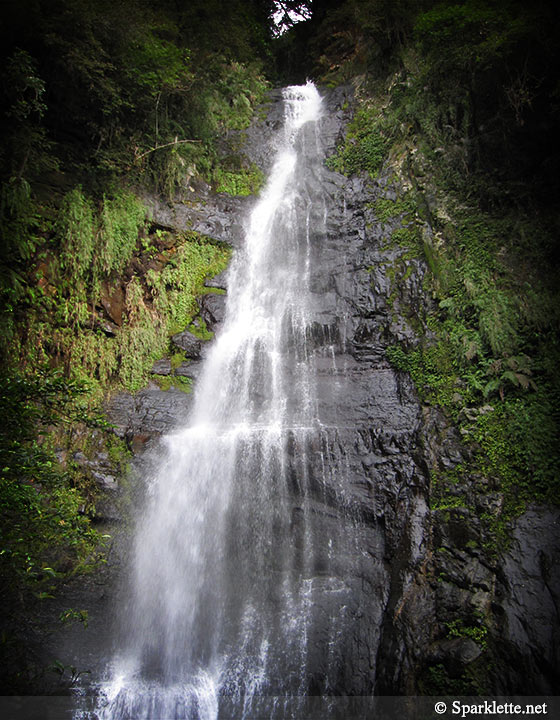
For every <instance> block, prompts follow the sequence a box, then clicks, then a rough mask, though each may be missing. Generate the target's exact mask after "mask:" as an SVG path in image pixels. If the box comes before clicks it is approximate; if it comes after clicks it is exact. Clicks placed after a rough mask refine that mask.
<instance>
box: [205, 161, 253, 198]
mask: <svg viewBox="0 0 560 720" xmlns="http://www.w3.org/2000/svg"><path fill="white" fill-rule="evenodd" d="M212 182H213V185H214V189H215V191H216V192H219V193H227V194H228V195H256V194H257V193H258V192H259V191H260V190H261V188H262V186H263V184H264V175H263V173H262V170H260V168H258V167H257V166H256V165H255V164H254V163H250V164H248V165H247V166H243V165H242V164H240V163H239V162H238V163H235V162H232V161H230V162H227V161H223V162H222V163H221V164H220V165H218V166H217V167H216V168H215V169H214V171H213V173H212Z"/></svg>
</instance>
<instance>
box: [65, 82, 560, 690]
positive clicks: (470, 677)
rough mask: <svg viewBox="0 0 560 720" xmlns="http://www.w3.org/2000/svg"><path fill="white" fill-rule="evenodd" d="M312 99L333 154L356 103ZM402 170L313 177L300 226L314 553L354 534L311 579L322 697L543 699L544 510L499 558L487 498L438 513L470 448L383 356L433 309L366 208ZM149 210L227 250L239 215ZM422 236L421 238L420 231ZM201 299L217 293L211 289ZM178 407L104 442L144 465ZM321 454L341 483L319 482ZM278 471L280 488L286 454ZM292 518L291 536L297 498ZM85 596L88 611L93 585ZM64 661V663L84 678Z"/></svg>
mask: <svg viewBox="0 0 560 720" xmlns="http://www.w3.org/2000/svg"><path fill="white" fill-rule="evenodd" d="M278 100H279V98H278V96H277V95H275V94H274V93H273V94H272V96H271V102H270V103H269V104H268V105H267V106H266V117H265V118H264V119H261V120H258V121H255V122H254V123H253V124H252V125H251V127H250V128H249V129H248V130H247V132H246V135H245V138H244V146H243V152H244V153H246V154H247V156H248V157H250V158H251V160H253V161H254V162H256V163H257V164H259V165H260V166H261V167H262V168H263V170H266V169H267V162H268V158H269V153H268V151H267V147H268V143H269V142H270V137H271V133H272V132H273V130H274V128H276V127H277V126H278V124H279V123H280V120H281V108H280V103H279V102H278ZM325 102H326V105H327V108H328V109H327V112H326V114H325V117H324V118H323V119H322V121H321V131H322V134H323V137H324V138H325V142H326V145H327V149H328V150H329V151H330V152H334V150H335V147H336V145H337V144H338V143H340V142H341V140H342V139H343V136H344V132H345V126H346V123H347V121H348V119H349V117H350V115H351V112H352V104H353V92H352V90H351V89H350V88H339V89H337V90H334V91H326V92H325ZM401 170H402V168H399V167H396V166H394V165H393V166H392V165H391V163H386V164H385V165H384V166H383V168H382V170H381V172H380V174H379V175H378V177H377V178H376V179H375V180H373V179H371V178H370V177H367V176H366V175H365V174H362V175H359V176H353V177H350V178H348V177H345V176H343V175H340V174H338V173H336V172H328V171H325V173H326V175H325V177H326V181H325V182H326V186H325V188H324V191H325V194H326V197H327V207H326V208H325V212H324V215H323V216H322V217H316V218H315V221H316V222H317V224H318V225H319V224H320V225H321V232H316V233H315V232H314V231H313V228H312V229H311V235H310V237H311V289H312V293H313V300H314V306H315V310H314V313H313V325H312V333H311V334H312V338H311V339H312V344H313V346H314V348H315V352H314V360H313V362H314V363H315V367H316V371H317V377H318V388H319V401H320V420H321V423H323V425H324V426H325V433H326V435H325V436H326V437H327V438H328V441H327V442H324V441H323V444H322V445H321V446H315V447H312V448H311V449H310V452H309V454H308V458H309V467H308V468H307V473H308V475H309V477H310V478H311V487H313V486H314V484H315V488H316V496H315V499H314V502H315V503H316V507H315V511H314V512H315V515H316V517H317V518H319V520H318V522H319V524H320V527H321V533H322V534H323V536H324V541H325V545H327V544H328V543H329V539H334V538H337V537H340V536H341V533H342V534H344V525H345V523H348V524H349V525H352V526H353V527H357V528H358V530H357V534H356V537H357V538H358V542H357V544H356V546H355V547H354V548H353V551H352V553H349V548H348V545H347V544H344V543H338V546H337V544H336V542H335V544H334V546H335V548H336V547H338V548H339V552H340V556H338V557H335V560H334V562H332V563H331V567H334V568H336V567H339V568H340V577H339V582H338V583H337V577H336V573H335V574H334V575H333V574H331V575H330V576H329V577H328V578H326V577H325V576H324V574H323V572H322V568H321V566H320V563H318V565H317V574H316V576H315V577H314V578H313V588H314V590H313V595H312V602H313V603H314V604H315V605H316V606H317V607H318V608H321V607H322V606H324V614H325V615H328V612H329V603H330V602H331V599H332V598H333V593H335V592H337V593H343V594H344V598H345V603H344V605H345V607H346V612H347V617H346V624H345V627H346V628H347V631H346V634H345V638H344V641H343V643H341V644H340V646H339V649H338V652H339V655H338V657H337V658H336V660H335V662H336V664H337V673H336V677H337V681H336V684H335V685H334V686H333V687H332V688H331V691H332V692H334V693H335V694H338V693H339V694H349V695H371V694H373V693H375V694H381V695H385V694H386V695H395V694H416V693H421V694H437V693H457V694H479V695H480V694H497V693H503V694H513V693H519V694H532V693H534V694H542V693H549V694H553V693H554V692H555V687H556V686H557V682H558V667H560V663H559V661H560V657H559V649H558V648H559V643H558V640H559V624H558V617H559V615H558V613H559V610H558V608H559V602H560V576H559V574H558V570H557V568H558V566H559V563H558V560H559V559H560V540H559V539H558V533H557V529H558V523H559V514H558V512H556V511H554V510H552V509H550V508H549V507H546V506H543V505H538V504H534V505H532V506H530V507H528V508H527V509H526V511H525V512H523V513H522V514H521V515H519V517H517V518H516V519H515V520H514V521H512V523H511V524H510V526H509V528H508V533H509V536H510V538H511V539H510V541H509V543H508V544H507V545H504V546H503V547H500V548H498V549H496V547H495V545H492V543H491V542H489V530H488V528H487V526H485V524H484V523H483V522H481V519H480V516H481V515H483V514H484V513H492V512H494V511H496V509H499V507H500V503H501V502H502V501H503V500H502V497H501V495H500V492H499V491H498V490H496V489H495V488H493V487H491V486H490V485H486V486H485V485H484V482H482V483H480V482H478V479H475V480H477V481H476V482H475V481H473V479H472V478H469V477H468V476H464V475H462V476H461V478H460V480H459V481H458V482H457V484H456V485H455V488H454V489H452V492H455V493H456V494H457V495H461V493H463V494H466V496H467V497H468V503H447V504H445V503H441V502H437V501H438V500H439V495H438V493H437V492H436V488H435V484H436V480H437V478H438V477H439V476H440V474H441V473H442V472H449V471H453V469H454V468H457V467H458V466H460V465H461V464H462V463H463V462H465V460H466V459H468V456H469V454H470V453H472V452H473V450H472V447H471V446H469V444H468V443H466V442H465V441H464V439H463V438H462V436H461V433H460V432H459V431H458V429H457V428H456V427H455V426H454V424H453V423H452V422H451V420H450V419H449V418H448V417H447V416H446V414H445V413H444V412H443V411H442V410H441V409H438V408H437V407H435V406H433V405H429V404H426V403H423V402H422V401H421V399H420V397H419V395H418V393H417V390H416V388H415V386H414V383H413V382H412V380H411V377H410V375H409V373H407V372H404V371H400V370H398V369H396V368H395V367H394V365H393V364H391V363H390V362H389V360H388V355H387V352H386V351H387V349H388V348H390V347H393V346H394V345H395V344H401V345H404V346H406V347H408V348H411V349H413V348H415V347H416V346H417V345H418V344H419V343H420V341H421V339H422V338H424V339H425V338H426V337H428V338H429V337H430V333H431V330H430V328H429V323H427V318H428V317H429V315H430V312H432V311H433V305H434V299H433V297H432V296H431V294H430V293H429V292H428V291H427V290H426V283H425V276H426V274H427V273H428V272H429V268H428V265H427V263H426V261H425V260H423V259H421V258H417V257H411V256H410V253H408V252H407V249H406V248H405V247H403V246H402V245H399V244H397V243H395V242H393V241H391V235H392V232H393V231H394V230H395V229H398V228H399V227H400V226H401V220H402V218H401V217H395V218H389V219H387V218H385V219H384V220H383V221H381V220H380V219H379V217H378V214H377V213H376V209H375V208H376V203H377V202H378V201H379V199H380V198H381V199H389V200H390V201H393V202H394V201H397V200H398V198H399V197H400V194H402V193H403V191H404V189H406V188H405V187H404V185H405V184H406V180H403V174H402V172H401ZM149 202H150V203H151V206H152V212H153V219H154V222H155V223H157V224H158V225H159V226H161V227H163V228H166V229H169V230H172V231H178V230H186V229H189V230H191V229H194V230H198V231H201V232H204V233H205V234H207V235H209V236H211V237H214V238H215V239H217V240H221V241H224V242H228V243H230V244H232V245H233V246H234V247H235V246H236V245H237V244H238V242H239V239H240V228H241V222H240V217H241V215H240V214H241V213H243V212H246V208H247V206H248V204H250V203H251V202H252V201H251V200H248V199H236V198H233V199H232V198H226V197H224V196H214V195H212V194H210V193H209V192H208V191H207V190H205V189H204V188H200V189H199V190H198V191H197V193H195V194H193V197H192V199H191V200H190V201H189V203H187V204H185V203H177V202H175V203H169V202H163V201H161V200H159V199H157V198H155V197H153V198H151V199H149ZM323 223H324V225H323ZM422 232H423V233H424V234H425V235H426V236H427V237H429V236H430V234H431V233H432V232H433V229H432V228H431V226H430V223H429V221H428V220H426V221H425V222H424V225H423V227H422ZM208 285H210V286H213V287H217V288H219V289H223V290H226V291H227V288H226V287H225V283H224V280H223V278H221V277H218V278H216V279H215V280H214V281H209V282H208ZM224 300H225V299H224V296H223V295H220V294H217V295H216V294H210V295H206V296H203V298H202V299H201V302H200V317H201V319H203V320H204V321H205V323H206V326H207V327H208V328H209V329H210V330H212V331H215V330H217V329H218V328H219V325H220V322H221V320H222V319H223V311H224ZM174 342H175V343H176V344H177V345H178V346H179V347H181V348H182V349H183V350H185V352H186V355H187V357H189V358H190V359H191V362H189V363H185V366H184V367H183V369H182V370H178V369H176V370H172V369H171V366H170V364H169V363H167V362H166V360H165V359H164V360H162V361H161V362H160V363H159V364H158V365H157V366H156V367H154V372H156V373H163V374H165V373H169V372H176V373H177V372H179V373H184V374H185V375H186V376H189V377H192V378H193V379H195V382H196V376H197V373H198V367H199V361H200V357H201V356H204V352H205V351H204V342H202V343H201V342H200V341H199V340H197V339H196V338H193V336H192V335H190V334H189V333H188V332H187V333H184V334H181V335H179V336H176V337H175V338H174ZM191 397H192V396H191V395H188V394H185V393H183V392H181V391H179V390H176V389H173V388H171V389H170V390H168V391H164V390H161V389H160V388H158V387H157V386H155V385H151V386H149V387H148V388H146V389H144V390H141V391H140V392H138V393H136V394H135V395H132V394H121V395H119V396H117V397H115V398H114V399H113V400H112V401H111V405H110V408H109V416H110V418H111V420H112V422H113V423H115V425H116V432H117V434H119V435H120V436H121V437H125V438H126V439H127V440H128V442H129V443H130V444H131V446H132V447H134V448H136V449H137V450H140V451H141V452H140V454H139V456H138V459H137V461H136V463H137V465H138V467H141V466H142V464H143V463H144V464H145V463H146V462H149V450H148V451H147V452H146V451H145V448H146V447H148V448H149V447H150V446H151V445H153V444H154V443H155V444H157V437H158V436H159V435H160V434H161V433H164V432H166V431H168V430H171V429H172V428H174V427H176V426H177V424H178V423H180V422H181V420H182V419H183V418H184V417H185V416H186V414H187V412H188V410H189V407H190V404H191ZM489 411H491V410H486V412H489ZM325 453H327V454H328V455H329V456H330V457H331V458H332V459H334V461H335V462H334V465H335V466H336V467H338V468H340V472H339V473H337V476H332V477H330V478H327V479H326V480H325V481H322V480H320V479H319V476H320V473H321V457H323V456H324V454H325ZM142 458H144V459H142ZM292 460H293V463H294V477H295V476H296V474H297V471H296V467H295V466H296V464H297V463H296V459H295V454H294V457H293V458H292ZM340 478H343V479H344V487H343V488H342V494H343V497H344V503H343V508H341V507H340V503H339V496H340V494H339V488H338V487H336V486H337V483H338V482H339V480H340ZM324 482H326V485H325V484H324ZM329 483H331V484H332V487H331V488H329ZM109 494H110V493H109ZM117 495H118V493H117ZM337 503H338V505H337ZM294 508H295V511H294V518H295V520H294V533H297V498H296V499H295V500H294ZM109 514H110V513H109ZM116 514H117V515H118V512H117V513H116ZM125 544H126V543H125ZM335 553H336V550H335ZM349 568H350V569H351V570H350V571H349ZM109 586H111V583H110V584H109ZM88 593H89V594H88ZM113 593H114V590H110V591H108V590H107V588H104V589H103V591H102V592H99V591H98V592H97V600H100V602H99V604H97V603H96V601H95V600H94V603H93V605H92V606H91V612H90V617H91V628H92V629H90V630H89V631H86V632H89V633H91V632H92V631H93V632H95V628H96V627H99V628H101V627H102V626H103V624H104V623H105V622H106V613H107V612H108V611H109V606H110V605H112V604H113V601H112V600H111V597H113V598H114V597H115V596H114V594H113ZM78 595H81V593H78ZM94 595H95V591H94ZM86 597H87V598H88V599H87V600H86ZM101 598H102V601H101ZM83 599H84V601H85V602H87V601H91V599H92V595H91V588H90V589H89V590H88V592H87V593H86V596H85V597H84V598H83ZM336 602H340V597H337V598H336ZM96 604H97V607H96ZM318 614H319V615H320V612H319V613H318ZM68 632H69V633H70V635H69V638H68V639H67V645H66V648H67V650H68V651H69V652H70V653H72V652H74V653H75V652H76V650H75V647H74V650H70V649H69V648H70V647H71V646H72V645H75V639H76V635H75V633H76V632H78V631H77V630H74V631H68ZM80 632H81V630H80ZM101 634H103V633H101ZM314 652H315V658H314V660H313V661H312V662H311V663H310V666H311V667H313V668H315V676H314V677H312V678H309V681H310V688H311V690H312V691H313V689H315V690H319V691H320V690H321V688H322V680H321V678H322V675H323V671H324V668H323V667H322V663H323V662H325V657H326V656H325V647H324V646H322V645H318V646H317V647H316V648H315V649H314ZM93 654H94V653H90V654H89V658H90V660H91V658H92V657H93ZM79 656H80V653H79V652H78V654H77V657H75V658H74V659H73V662H74V661H75V662H76V663H77V664H80V663H81V664H82V665H83V659H82V660H80V657H79ZM329 662H331V663H332V662H333V660H332V658H331V659H330V660H329Z"/></svg>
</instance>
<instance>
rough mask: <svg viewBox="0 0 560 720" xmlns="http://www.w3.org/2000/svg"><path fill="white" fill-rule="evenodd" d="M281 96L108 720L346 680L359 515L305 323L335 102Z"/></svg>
mask: <svg viewBox="0 0 560 720" xmlns="http://www.w3.org/2000/svg"><path fill="white" fill-rule="evenodd" d="M283 103H284V123H283V127H282V128H281V129H279V130H278V132H277V135H276V137H275V139H274V143H275V147H274V148H273V150H272V151H273V152H274V153H275V159H274V162H273V166H272V169H271V171H270V175H269V178H268V181H267V183H266V186H265V188H264V190H263V192H262V195H261V197H260V199H259V200H258V201H257V202H256V204H255V206H254V209H253V210H252V212H251V214H250V216H249V217H248V218H247V221H246V233H245V243H244V247H243V248H242V249H241V250H239V251H238V252H237V254H236V255H235V256H234V259H233V262H232V265H231V268H230V270H229V281H228V288H229V291H228V299H227V310H226V317H225V320H224V322H223V326H222V328H221V329H220V330H219V332H218V334H217V337H216V339H215V342H214V344H213V345H212V347H211V348H210V350H209V352H208V355H207V357H206V359H205V363H204V369H203V373H202V375H201V377H200V379H199V381H198V384H197V388H196V396H195V403H194V407H193V411H192V413H191V417H190V420H189V422H188V424H187V426H186V427H184V428H183V429H180V430H179V431H177V432H176V433H174V434H172V435H169V436H167V437H166V438H164V442H163V445H164V451H163V452H162V456H161V458H160V460H159V466H158V469H157V472H156V473H155V474H154V476H153V477H152V478H150V480H149V488H148V499H147V502H146V508H145V510H144V512H143V515H142V517H141V519H140V521H139V522H138V529H137V532H136V538H135V542H134V549H133V552H132V561H131V562H132V569H131V581H130V590H129V600H128V604H127V607H126V612H125V613H123V615H124V616H125V620H123V622H122V625H123V627H122V638H121V639H120V640H119V643H120V648H119V651H118V654H117V656H116V657H115V658H114V661H113V663H112V665H111V676H110V679H109V680H108V681H107V682H106V683H105V684H104V685H103V687H102V689H101V691H100V695H99V705H98V708H97V713H98V715H99V717H102V718H153V719H155V718H166V719H167V718H216V717H221V716H224V717H226V716H230V715H231V716H235V717H243V716H244V715H245V716H247V717H251V716H252V713H253V712H255V708H257V707H258V706H259V705H258V703H259V702H261V701H262V699H263V698H267V702H268V706H267V707H268V710H267V712H270V713H271V716H272V714H274V712H276V711H275V709H274V708H276V710H278V712H280V713H285V712H286V710H287V705H286V702H288V701H289V702H293V701H295V699H297V698H299V697H303V696H305V695H307V694H310V693H311V694H314V695H329V694H330V693H333V692H336V691H337V686H336V685H337V683H338V682H339V680H338V678H339V677H340V673H341V668H340V664H341V662H343V652H342V650H341V647H342V645H343V643H344V637H345V631H346V627H345V625H346V622H347V621H348V617H347V616H348V612H349V610H348V608H349V592H350V589H349V586H348V585H346V584H345V583H344V579H343V578H344V571H343V570H342V569H341V568H340V567H336V568H335V567H334V565H335V564H338V565H340V562H341V560H340V558H341V557H344V558H346V559H347V561H348V563H349V565H350V564H351V563H352V560H351V558H352V557H353V555H359V551H358V548H357V547H354V545H355V544H356V542H357V541H356V538H355V536H354V532H353V528H354V522H353V521H352V519H350V521H348V520H347V521H346V522H345V523H340V522H337V514H339V513H345V514H346V515H347V516H350V518H351V515H352V513H351V511H350V509H349V508H345V507H344V504H345V501H344V491H343V485H344V483H343V476H344V471H345V467H344V457H343V453H341V452H340V450H339V449H337V448H335V447H334V446H331V443H330V438H331V437H332V432H329V431H328V428H326V426H324V425H323V424H322V422H321V418H320V416H319V411H318V391H317V383H316V373H315V369H314V368H315V365H316V362H317V357H318V356H320V357H321V358H322V361H323V362H328V361H329V360H328V358H329V353H330V352H331V350H330V349H329V346H328V342H326V341H325V340H324V338H323V342H321V343H317V342H314V340H313V332H312V325H311V320H310V308H311V299H310V298H311V295H312V294H311V292H310V257H311V249H310V247H311V237H313V242H315V243H316V242H317V241H318V239H319V240H320V237H321V233H322V232H324V228H325V223H326V203H325V199H324V197H323V196H322V190H321V188H322V183H321V174H322V173H323V172H324V168H323V162H324V158H323V152H322V144H321V137H320V132H319V127H320V123H319V121H320V118H321V113H322V109H321V108H322V101H321V98H320V96H319V94H318V92H317V90H316V88H315V86H314V85H312V84H308V85H306V86H302V87H291V88H287V89H286V90H284V93H283ZM325 527H327V528H328V532H326V531H325ZM341 548H343V549H342V550H341ZM348 571H350V568H348ZM341 578H342V579H341ZM318 596H321V597H322V601H321V603H319V604H318V603H317V597H318Z"/></svg>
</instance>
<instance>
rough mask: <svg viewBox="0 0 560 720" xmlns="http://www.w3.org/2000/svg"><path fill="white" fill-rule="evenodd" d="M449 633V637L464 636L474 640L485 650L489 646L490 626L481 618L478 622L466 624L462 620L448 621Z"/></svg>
mask: <svg viewBox="0 0 560 720" xmlns="http://www.w3.org/2000/svg"><path fill="white" fill-rule="evenodd" d="M447 634H448V635H449V637H464V638H470V639H471V640H474V642H475V643H476V644H477V645H480V647H481V648H482V649H483V650H485V649H486V648H487V647H488V643H487V640H486V638H487V636H488V628H487V627H486V626H485V625H484V624H482V622H481V621H480V620H479V621H478V622H477V623H476V624H473V625H465V623H464V622H463V621H462V620H453V621H452V622H448V623H447Z"/></svg>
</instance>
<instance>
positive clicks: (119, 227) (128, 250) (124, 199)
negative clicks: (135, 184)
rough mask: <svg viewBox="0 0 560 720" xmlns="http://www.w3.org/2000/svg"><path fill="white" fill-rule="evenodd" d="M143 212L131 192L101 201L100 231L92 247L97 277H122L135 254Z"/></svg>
mask: <svg viewBox="0 0 560 720" xmlns="http://www.w3.org/2000/svg"><path fill="white" fill-rule="evenodd" d="M145 220H146V210H145V208H144V205H143V204H142V202H140V200H139V199H138V197H137V196H136V195H135V194H134V193H131V192H124V193H123V192H121V193H119V194H117V195H116V196H114V197H112V198H110V197H104V198H103V208H102V211H101V227H100V231H99V241H98V244H97V247H96V254H95V255H96V257H95V261H96V265H97V266H98V267H99V271H98V272H99V274H104V275H109V274H111V273H113V272H114V273H117V274H118V273H122V271H123V270H124V268H125V267H126V265H127V264H128V263H129V261H130V259H131V257H132V254H133V253H134V251H135V250H136V244H137V242H138V233H139V231H140V229H141V228H142V227H143V226H144V224H145Z"/></svg>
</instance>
